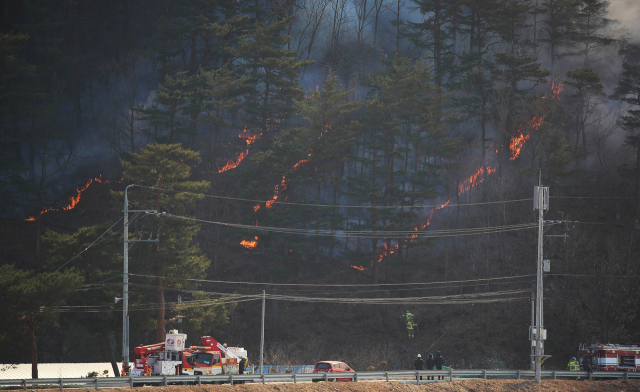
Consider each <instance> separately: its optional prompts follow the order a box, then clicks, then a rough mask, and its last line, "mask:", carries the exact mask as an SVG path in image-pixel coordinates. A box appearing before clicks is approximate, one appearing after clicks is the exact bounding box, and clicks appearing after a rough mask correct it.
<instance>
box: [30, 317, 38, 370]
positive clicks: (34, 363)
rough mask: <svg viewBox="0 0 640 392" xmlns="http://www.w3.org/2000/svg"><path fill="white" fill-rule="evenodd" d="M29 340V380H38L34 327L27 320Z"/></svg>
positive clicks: (31, 322)
mask: <svg viewBox="0 0 640 392" xmlns="http://www.w3.org/2000/svg"><path fill="white" fill-rule="evenodd" d="M29 340H30V341H31V378H34V379H35V378H38V352H37V351H36V332H35V325H34V324H33V321H32V320H29Z"/></svg>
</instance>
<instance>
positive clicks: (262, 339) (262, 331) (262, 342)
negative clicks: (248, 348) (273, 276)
mask: <svg viewBox="0 0 640 392" xmlns="http://www.w3.org/2000/svg"><path fill="white" fill-rule="evenodd" d="M266 296H267V294H266V292H265V290H262V328H261V330H260V374H262V373H263V371H264V368H263V365H264V364H263V363H262V359H263V358H264V357H263V354H264V302H265V299H266Z"/></svg>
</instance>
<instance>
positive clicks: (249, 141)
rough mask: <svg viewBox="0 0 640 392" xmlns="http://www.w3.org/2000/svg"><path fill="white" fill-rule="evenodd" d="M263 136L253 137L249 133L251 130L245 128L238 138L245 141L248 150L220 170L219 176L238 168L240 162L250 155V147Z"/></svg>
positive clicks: (256, 135) (259, 134)
mask: <svg viewBox="0 0 640 392" xmlns="http://www.w3.org/2000/svg"><path fill="white" fill-rule="evenodd" d="M261 135H262V134H261V133H258V134H255V135H251V134H250V133H249V130H248V129H247V128H246V127H245V128H244V129H243V130H242V132H241V133H240V134H239V135H238V137H239V138H240V139H244V141H245V142H246V143H247V149H246V150H245V151H242V152H241V153H240V154H238V156H237V157H236V158H235V159H234V160H231V161H228V162H227V164H226V165H224V166H223V167H222V169H220V170H218V174H219V173H224V172H226V171H227V170H231V169H235V168H236V167H238V165H239V164H240V162H242V160H243V159H244V158H246V156H247V155H249V146H251V144H252V143H253V142H255V141H256V140H257V139H258V138H259V137H260V136H261Z"/></svg>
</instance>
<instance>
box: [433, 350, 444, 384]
mask: <svg viewBox="0 0 640 392" xmlns="http://www.w3.org/2000/svg"><path fill="white" fill-rule="evenodd" d="M434 361H435V363H436V369H437V370H442V366H444V358H442V355H440V351H438V352H437V353H436V358H435V359H434ZM438 380H444V376H438Z"/></svg>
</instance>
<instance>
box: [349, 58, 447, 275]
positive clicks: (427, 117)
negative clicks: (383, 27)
mask: <svg viewBox="0 0 640 392" xmlns="http://www.w3.org/2000/svg"><path fill="white" fill-rule="evenodd" d="M433 80H434V75H433V74H432V69H431V68H430V67H428V66H427V65H426V64H425V63H424V62H417V63H415V64H414V63H411V61H410V60H409V59H407V58H403V57H401V56H399V54H396V55H395V56H394V58H393V59H392V60H391V61H390V62H388V64H386V66H385V68H384V69H383V70H381V71H380V72H378V73H375V74H373V75H371V76H370V77H369V78H368V82H369V86H370V88H371V98H370V99H369V100H367V101H366V106H365V112H364V113H363V116H362V118H361V122H362V128H361V129H362V131H361V134H360V135H359V136H358V138H357V143H356V146H357V151H358V153H357V154H352V155H351V156H350V159H351V160H352V161H354V162H355V165H354V168H355V170H353V171H352V173H353V174H352V176H350V178H349V183H350V189H349V193H350V194H352V195H358V197H359V199H360V204H361V205H368V206H370V208H369V209H368V210H367V211H366V215H364V216H362V217H361V216H358V222H359V227H360V230H363V229H368V230H371V232H372V233H373V234H374V237H373V238H372V243H371V256H370V258H369V261H368V262H369V263H372V266H373V268H372V281H373V283H377V282H378V279H379V261H381V260H382V258H383V257H384V256H387V261H389V260H388V259H389V256H390V255H391V254H392V253H395V252H397V251H398V250H400V252H398V255H400V253H401V252H402V251H403V250H404V247H405V245H406V243H405V242H404V239H392V238H386V239H385V244H384V246H383V250H380V249H378V245H379V239H378V238H376V237H375V232H376V231H386V230H407V229H409V230H410V229H415V218H416V214H415V210H413V209H410V208H405V207H407V206H413V205H419V204H421V203H423V202H424V201H425V200H427V199H430V198H433V197H435V195H436V193H435V187H436V186H437V177H438V174H437V172H438V168H437V163H435V162H437V155H438V154H440V153H442V154H444V149H443V143H441V142H442V140H443V139H444V138H446V137H447V136H448V135H446V133H444V132H442V131H443V129H442V128H441V127H440V126H439V124H441V121H442V116H443V113H442V112H441V111H440V109H439V108H441V107H442V106H441V105H442V101H441V97H439V96H438V95H437V94H436V90H437V86H434V85H433ZM434 108H435V109H434ZM438 143H440V145H439V148H438V147H436V145H437V144H438ZM432 152H433V153H434V154H433V155H431V154H430V153H432ZM410 162H411V163H413V165H409V163H410ZM425 172H428V173H425ZM380 207H382V208H380ZM389 207H396V208H389ZM392 241H393V242H396V244H395V245H394V244H392ZM400 247H403V248H400ZM350 257H352V258H353V259H354V260H366V259H367V258H365V257H363V255H362V254H361V251H359V250H356V251H353V252H351V255H350ZM367 264H368V263H367Z"/></svg>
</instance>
